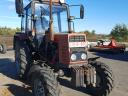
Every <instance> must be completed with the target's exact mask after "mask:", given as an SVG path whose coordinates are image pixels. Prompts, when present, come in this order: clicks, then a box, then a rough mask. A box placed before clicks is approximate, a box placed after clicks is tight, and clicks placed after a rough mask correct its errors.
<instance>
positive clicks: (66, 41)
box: [14, 0, 114, 96]
mask: <svg viewBox="0 0 128 96" xmlns="http://www.w3.org/2000/svg"><path fill="white" fill-rule="evenodd" d="M15 2H16V12H17V13H18V15H19V16H20V17H21V32H17V33H16V34H15V36H14V50H15V63H16V65H17V71H18V74H19V76H20V77H21V78H23V79H27V80H29V81H30V82H31V84H32V90H33V94H34V96H60V84H59V82H58V79H59V78H60V77H63V76H66V77H67V78H71V81H70V82H71V84H72V85H74V86H75V87H82V88H88V89H90V90H91V89H92V90H93V91H94V94H95V95H96V96H107V95H108V94H109V93H110V92H111V90H112V89H113V83H114V80H113V74H112V70H111V69H110V68H109V67H108V66H107V65H106V64H104V63H101V62H99V61H96V59H97V58H88V55H87V40H86V35H85V34H78V33H75V31H74V20H75V19H83V18H84V6H83V5H68V4H66V3H65V2H64V0H60V1H59V0H50V1H49V0H32V1H31V2H30V3H29V4H28V5H27V6H26V7H24V3H23V1H22V0H16V1H15ZM70 7H77V8H79V9H80V18H79V17H78V18H76V17H74V16H71V10H70V9H71V8H70ZM76 11H78V10H76Z"/></svg>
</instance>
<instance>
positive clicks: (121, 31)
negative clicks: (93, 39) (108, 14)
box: [110, 24, 128, 41]
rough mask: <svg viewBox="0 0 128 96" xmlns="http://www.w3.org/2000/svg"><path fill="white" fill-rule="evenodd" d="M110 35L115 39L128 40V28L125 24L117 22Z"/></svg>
mask: <svg viewBox="0 0 128 96" xmlns="http://www.w3.org/2000/svg"><path fill="white" fill-rule="evenodd" d="M110 35H111V36H112V37H114V38H115V39H116V40H117V41H128V28H127V26H126V25H125V24H117V25H116V26H115V27H114V28H113V29H112V31H111V34H110Z"/></svg>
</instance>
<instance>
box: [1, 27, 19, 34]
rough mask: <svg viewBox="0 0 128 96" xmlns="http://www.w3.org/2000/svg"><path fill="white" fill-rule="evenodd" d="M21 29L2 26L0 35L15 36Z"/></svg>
mask: <svg viewBox="0 0 128 96" xmlns="http://www.w3.org/2000/svg"><path fill="white" fill-rule="evenodd" d="M18 31H20V28H18V27H17V28H9V27H6V26H5V27H0V35H4V36H13V35H14V34H15V33H16V32H18Z"/></svg>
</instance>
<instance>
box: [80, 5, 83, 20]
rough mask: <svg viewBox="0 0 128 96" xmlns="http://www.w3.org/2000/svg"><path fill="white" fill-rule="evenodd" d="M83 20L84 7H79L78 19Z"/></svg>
mask: <svg viewBox="0 0 128 96" xmlns="http://www.w3.org/2000/svg"><path fill="white" fill-rule="evenodd" d="M83 18H84V6H83V5H80V19H83Z"/></svg>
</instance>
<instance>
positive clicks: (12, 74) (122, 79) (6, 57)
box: [0, 50, 128, 96]
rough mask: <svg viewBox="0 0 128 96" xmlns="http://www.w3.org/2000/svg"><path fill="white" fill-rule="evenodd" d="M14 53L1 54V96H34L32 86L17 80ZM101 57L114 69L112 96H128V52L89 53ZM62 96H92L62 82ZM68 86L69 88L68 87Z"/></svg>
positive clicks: (101, 59) (91, 55) (90, 55)
mask: <svg viewBox="0 0 128 96" xmlns="http://www.w3.org/2000/svg"><path fill="white" fill-rule="evenodd" d="M13 53H14V52H13V51H12V50H10V51H8V52H7V53H6V54H0V96H32V92H31V90H30V89H31V88H30V86H28V85H26V83H25V82H23V81H20V80H18V79H17V74H16V66H15V64H14V54H13ZM93 56H100V57H101V58H100V59H99V60H100V61H102V62H104V63H106V64H108V65H109V66H110V67H112V69H113V72H114V74H115V88H114V90H113V91H112V92H111V94H110V96H128V52H126V53H122V54H101V53H89V57H93ZM62 85H63V86H62V96H91V95H89V94H87V92H83V91H82V90H81V89H72V88H71V87H70V85H69V83H68V82H66V81H64V82H62ZM66 86H68V87H66Z"/></svg>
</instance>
